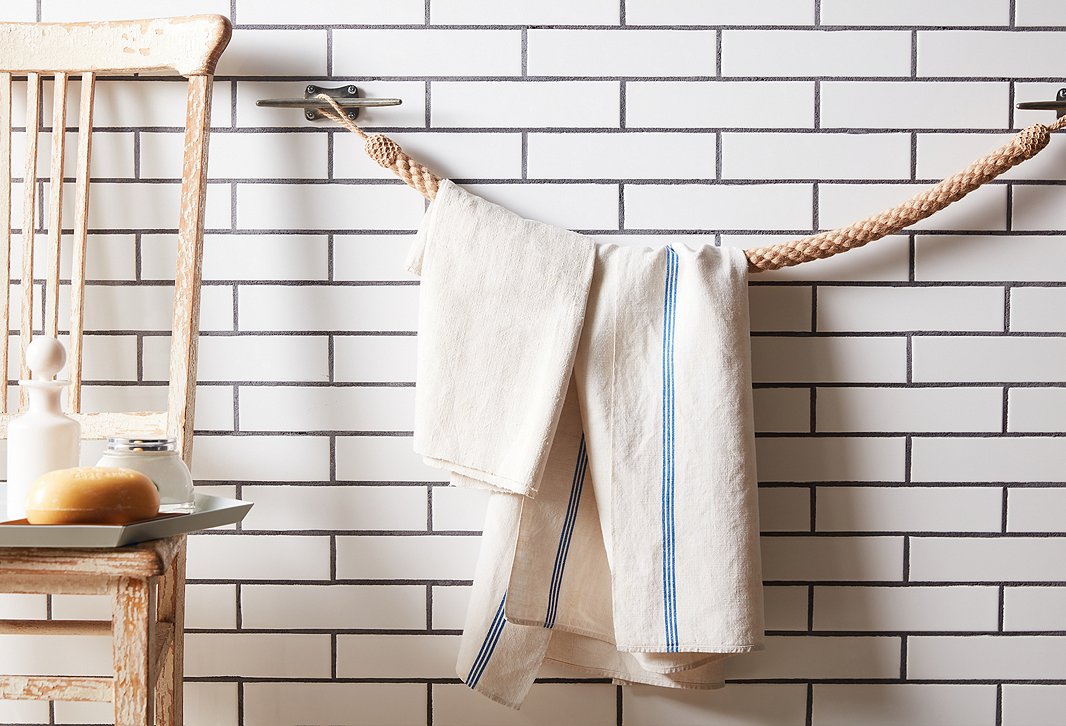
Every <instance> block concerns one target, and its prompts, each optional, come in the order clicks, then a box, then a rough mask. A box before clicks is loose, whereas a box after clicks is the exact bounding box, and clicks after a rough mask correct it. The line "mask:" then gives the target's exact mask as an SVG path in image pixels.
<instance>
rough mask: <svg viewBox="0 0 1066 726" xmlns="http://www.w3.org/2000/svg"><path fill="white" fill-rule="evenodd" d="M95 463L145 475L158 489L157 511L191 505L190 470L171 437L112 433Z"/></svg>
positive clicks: (183, 509)
mask: <svg viewBox="0 0 1066 726" xmlns="http://www.w3.org/2000/svg"><path fill="white" fill-rule="evenodd" d="M96 465H97V466H117V467H121V468H123V469H133V470H134V471H139V472H141V473H142V474H144V475H145V476H147V477H148V478H149V479H151V480H152V481H153V482H154V483H155V486H156V488H157V489H158V490H159V511H160V512H191V511H193V509H194V503H193V499H194V495H193V483H192V474H190V473H189V467H187V466H185V462H184V461H182V460H181V457H180V456H178V451H177V446H176V442H175V440H174V439H151V438H120V437H117V436H116V437H112V438H110V439H108V440H107V450H106V451H104V455H103V456H102V457H100V461H99V462H97V464H96Z"/></svg>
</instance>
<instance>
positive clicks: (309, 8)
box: [237, 0, 426, 25]
mask: <svg viewBox="0 0 1066 726" xmlns="http://www.w3.org/2000/svg"><path fill="white" fill-rule="evenodd" d="M425 16H426V6H425V3H424V2H423V0H390V2H388V3H381V4H378V3H337V2H335V1H334V0H304V2H301V3H300V4H299V5H286V4H282V3H265V2H262V0H237V20H238V21H239V22H241V23H251V24H279V25H290V24H297V23H298V24H301V25H302V24H308V25H311V24H314V25H331V24H334V23H422V22H423V21H424V20H425Z"/></svg>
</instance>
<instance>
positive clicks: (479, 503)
mask: <svg viewBox="0 0 1066 726" xmlns="http://www.w3.org/2000/svg"><path fill="white" fill-rule="evenodd" d="M432 496H433V529H435V530H446V531H447V530H458V531H470V532H480V531H481V528H482V525H484V523H485V511H486V508H487V507H488V503H489V492H488V491H486V490H484V489H472V488H459V487H433V490H432Z"/></svg>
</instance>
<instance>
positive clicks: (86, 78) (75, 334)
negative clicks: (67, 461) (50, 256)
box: [67, 73, 96, 431]
mask: <svg viewBox="0 0 1066 726" xmlns="http://www.w3.org/2000/svg"><path fill="white" fill-rule="evenodd" d="M95 90H96V74H95V73H83V74H82V76H81V100H80V102H79V105H78V161H77V170H76V172H75V182H74V239H73V242H72V246H73V249H72V251H71V264H70V368H69V370H70V374H69V375H70V390H69V392H68V395H67V407H68V408H69V409H70V410H71V411H75V412H78V411H81V372H82V368H83V367H84V362H83V337H84V336H83V333H84V331H83V328H84V326H85V308H84V305H85V248H86V243H87V231H88V227H89V165H90V162H91V159H92V131H93V102H94V100H95V95H96V94H95ZM83 431H84V429H83Z"/></svg>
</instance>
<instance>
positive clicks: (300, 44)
mask: <svg viewBox="0 0 1066 726" xmlns="http://www.w3.org/2000/svg"><path fill="white" fill-rule="evenodd" d="M326 44H327V40H326V31H324V30H289V29H285V30H265V29H258V28H256V29H251V28H242V29H241V30H240V32H237V33H234V34H233V39H232V40H231V41H230V43H229V46H228V47H227V48H226V52H225V53H224V54H223V55H222V58H221V59H220V60H219V62H218V69H217V73H218V75H220V76H298V77H300V76H317V75H321V74H323V73H326V68H327V64H326V47H327V45H326Z"/></svg>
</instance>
